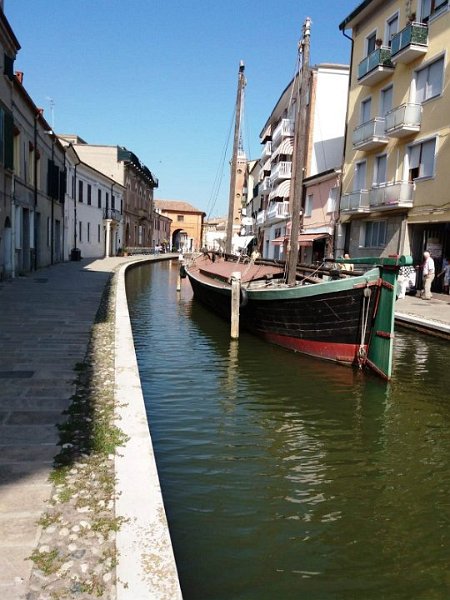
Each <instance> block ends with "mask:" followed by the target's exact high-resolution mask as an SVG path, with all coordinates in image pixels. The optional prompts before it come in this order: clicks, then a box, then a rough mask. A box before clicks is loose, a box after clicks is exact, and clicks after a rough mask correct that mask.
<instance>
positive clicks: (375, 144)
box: [353, 117, 389, 150]
mask: <svg viewBox="0 0 450 600" xmlns="http://www.w3.org/2000/svg"><path fill="white" fill-rule="evenodd" d="M388 141H389V140H388V138H387V136H386V133H385V123H384V118H382V117H376V118H375V119H372V120H371V121H367V122H366V123H362V124H361V125H359V126H358V127H356V129H355V130H354V131H353V148H354V149H355V150H373V149H374V148H379V147H380V146H383V145H385V144H387V143H388Z"/></svg>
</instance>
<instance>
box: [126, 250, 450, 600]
mask: <svg viewBox="0 0 450 600" xmlns="http://www.w3.org/2000/svg"><path fill="white" fill-rule="evenodd" d="M177 273H178V265H177V263H176V261H175V262H173V263H172V264H171V263H170V262H161V263H154V264H152V265H147V266H142V267H139V268H136V269H133V270H131V272H129V274H128V277H127V293H128V300H129V306H130V315H131V319H132V326H133V332H134V339H135V346H136V352H137V356H138V363H139V369H140V374H141V381H142V388H143V392H144V397H145V402H146V407H147V412H148V418H149V424H150V429H151V435H152V439H153V444H154V447H155V454H156V460H157V464H158V470H159V474H160V479H161V486H162V491H163V496H164V502H165V506H166V511H167V516H168V520H169V525H170V531H171V537H172V542H173V546H174V551H175V556H176V560H177V565H178V570H179V575H180V581H181V587H182V590H183V595H184V599H185V600H278V599H280V600H291V599H292V600H294V599H295V600H298V599H299V598H307V599H308V600H316V599H320V600H322V599H323V600H328V599H330V600H331V599H336V600H347V599H362V598H363V599H364V600H371V599H374V600H375V599H376V600H379V599H380V598H386V599H389V600H397V599H405V600H406V599H408V600H410V599H412V598H414V599H424V600H434V599H444V598H445V599H447V598H448V597H449V594H450V569H449V548H450V393H449V389H450V385H449V373H450V348H449V345H448V343H446V342H443V341H440V340H437V339H434V338H429V337H423V336H420V335H414V334H411V333H410V332H403V331H402V330H400V331H398V332H397V337H396V346H395V368H394V379H393V381H392V382H391V383H389V384H386V383H384V382H382V381H380V380H379V379H377V378H376V377H374V376H372V375H370V374H363V373H360V372H358V371H353V370H352V369H349V368H345V367H340V366H336V365H333V364H328V363H326V362H321V361H318V360H314V359H311V358H308V357H304V356H301V355H295V354H292V353H289V352H287V351H285V350H283V349H280V348H277V347H275V346H271V345H268V344H266V343H264V342H262V341H260V340H259V339H257V338H255V337H253V336H250V335H246V334H241V338H240V340H239V342H238V344H237V343H231V342H230V340H229V328H228V325H227V324H226V323H224V322H222V321H221V320H219V319H218V318H217V317H215V316H214V315H212V314H210V313H208V312H206V311H205V310H204V309H203V308H202V307H201V306H198V305H197V304H196V303H195V302H194V301H193V300H192V293H191V289H190V285H189V282H188V281H187V280H184V281H183V285H182V291H181V293H177V292H176V279H177Z"/></svg>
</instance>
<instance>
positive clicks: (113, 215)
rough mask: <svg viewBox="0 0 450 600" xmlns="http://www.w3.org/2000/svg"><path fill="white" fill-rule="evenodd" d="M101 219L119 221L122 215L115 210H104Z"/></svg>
mask: <svg viewBox="0 0 450 600" xmlns="http://www.w3.org/2000/svg"><path fill="white" fill-rule="evenodd" d="M103 218H104V219H112V220H113V221H120V219H121V218H122V215H121V213H120V210H116V209H115V208H104V209H103Z"/></svg>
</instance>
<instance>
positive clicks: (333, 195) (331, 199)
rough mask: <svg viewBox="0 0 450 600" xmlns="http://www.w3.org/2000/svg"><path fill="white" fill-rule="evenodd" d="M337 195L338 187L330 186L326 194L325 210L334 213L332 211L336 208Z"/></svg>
mask: <svg viewBox="0 0 450 600" xmlns="http://www.w3.org/2000/svg"><path fill="white" fill-rule="evenodd" d="M338 195H339V188H338V187H334V188H331V190H330V192H329V194H328V206H327V212H328V213H334V212H336V211H337V209H338V204H337V200H338Z"/></svg>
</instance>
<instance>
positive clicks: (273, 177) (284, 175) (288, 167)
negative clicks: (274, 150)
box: [270, 161, 292, 185]
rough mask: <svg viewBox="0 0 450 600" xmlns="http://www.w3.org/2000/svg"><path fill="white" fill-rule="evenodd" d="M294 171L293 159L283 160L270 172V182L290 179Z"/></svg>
mask: <svg viewBox="0 0 450 600" xmlns="http://www.w3.org/2000/svg"><path fill="white" fill-rule="evenodd" d="M291 171H292V163H291V161H282V162H279V163H277V164H276V165H275V166H272V172H271V174H270V183H271V185H273V184H274V183H275V182H276V181H279V180H281V179H289V178H290V176H291Z"/></svg>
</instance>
